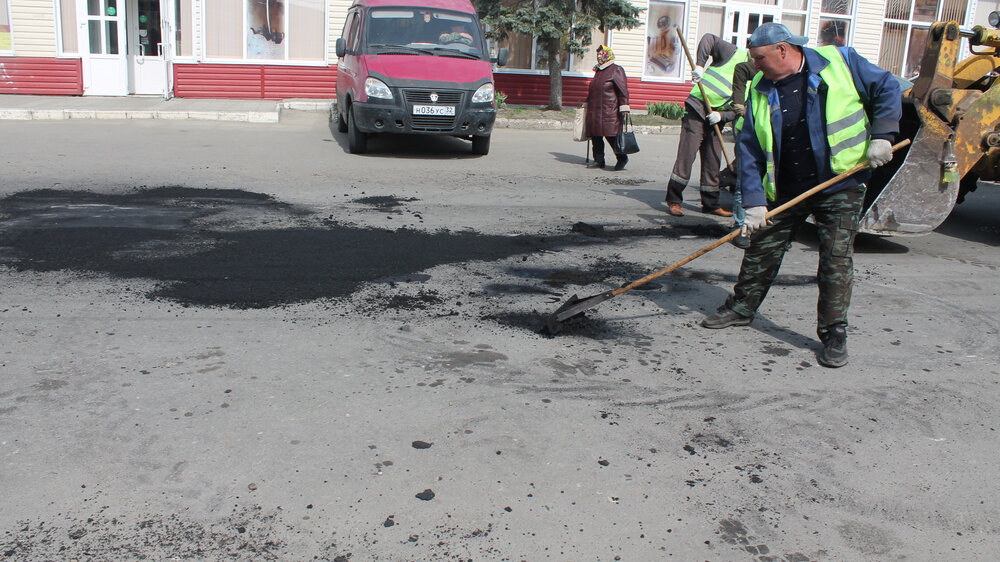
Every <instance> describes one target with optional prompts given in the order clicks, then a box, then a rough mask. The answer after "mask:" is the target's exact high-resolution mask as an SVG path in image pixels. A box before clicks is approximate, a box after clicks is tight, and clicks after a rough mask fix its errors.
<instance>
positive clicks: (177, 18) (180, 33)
mask: <svg viewBox="0 0 1000 562" xmlns="http://www.w3.org/2000/svg"><path fill="white" fill-rule="evenodd" d="M191 25H192V23H191V0H174V54H175V55H177V56H179V57H190V56H191V55H193V54H194V47H193V43H194V41H193V37H192V35H193V34H192V33H191Z"/></svg>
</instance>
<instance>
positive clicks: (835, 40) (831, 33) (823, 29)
mask: <svg viewBox="0 0 1000 562" xmlns="http://www.w3.org/2000/svg"><path fill="white" fill-rule="evenodd" d="M850 26H851V20H844V19H832V18H827V17H823V16H820V18H819V39H818V41H817V43H818V44H819V45H820V46H821V47H822V46H825V45H833V46H834V47H843V46H845V45H847V37H848V35H847V32H848V30H849V29H850Z"/></svg>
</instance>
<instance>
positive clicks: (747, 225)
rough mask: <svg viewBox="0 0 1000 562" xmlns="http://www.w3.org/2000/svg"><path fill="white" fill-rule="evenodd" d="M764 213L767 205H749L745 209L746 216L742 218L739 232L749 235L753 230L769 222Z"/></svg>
mask: <svg viewBox="0 0 1000 562" xmlns="http://www.w3.org/2000/svg"><path fill="white" fill-rule="evenodd" d="M765 215H767V207H765V206H760V207H750V208H749V209H747V216H746V218H745V219H743V229H742V231H741V232H740V234H742V235H743V236H750V235H751V234H753V233H754V232H756V231H758V230H760V229H762V228H764V227H765V226H767V225H769V224H771V221H769V220H767V218H766V217H765Z"/></svg>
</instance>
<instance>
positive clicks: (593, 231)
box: [573, 222, 604, 236]
mask: <svg viewBox="0 0 1000 562" xmlns="http://www.w3.org/2000/svg"><path fill="white" fill-rule="evenodd" d="M573 232H578V233H580V234H583V235H584V236H601V235H603V234H604V227H603V226H600V225H592V224H587V223H585V222H578V223H576V224H574V225H573Z"/></svg>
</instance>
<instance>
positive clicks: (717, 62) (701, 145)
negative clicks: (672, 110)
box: [666, 33, 747, 217]
mask: <svg viewBox="0 0 1000 562" xmlns="http://www.w3.org/2000/svg"><path fill="white" fill-rule="evenodd" d="M709 59H711V60H712V64H711V65H709V66H708V67H706V66H705V65H706V64H707V63H708V60H709ZM745 60H747V52H746V51H745V50H742V49H737V48H736V45H733V44H732V43H730V42H729V41H726V40H724V39H722V38H721V37H719V36H717V35H713V34H711V33H706V34H705V35H704V36H702V38H701V40H700V41H698V54H697V59H696V65H697V66H695V68H694V70H693V71H692V75H693V76H692V81H694V82H695V85H694V87H693V88H691V93H690V94H689V95H688V97H687V99H686V100H684V108H685V109H686V110H687V111H686V112H685V113H684V117H683V118H682V119H681V136H680V141H679V143H678V146H677V158H676V159H675V160H674V169H673V171H672V172H671V173H670V180H669V181H668V182H667V197H666V201H667V209H669V211H670V214H671V215H673V216H675V217H679V216H681V215H683V214H684V210H683V208H682V207H681V203H682V202H683V192H684V188H685V187H687V184H688V180H689V179H691V169H692V168H693V167H694V160H695V158H696V157H698V156H699V155H700V156H701V212H703V213H708V214H711V215H718V216H721V217H729V216H732V213H731V212H729V211H727V210H725V209H723V208H721V207H720V206H719V167H720V166H719V160H720V158H721V154H720V150H721V149H722V146H721V145H720V144H719V143H720V140H719V139H718V138H717V137H716V135H715V133H714V132H713V131H712V129H713V127H714V126H715V125H717V124H722V123H726V122H729V121H732V120H733V119H735V118H736V114H735V113H733V111H732V98H733V70H734V69H735V68H736V65H737V64H739V63H740V62H741V61H745ZM698 82H701V86H703V87H704V88H705V94H706V95H707V97H708V107H706V103H705V100H704V98H703V97H702V95H701V88H699V86H698ZM709 108H711V109H709Z"/></svg>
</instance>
